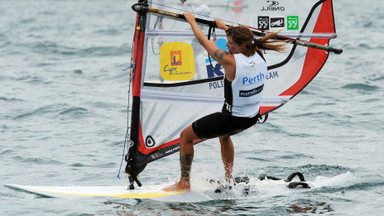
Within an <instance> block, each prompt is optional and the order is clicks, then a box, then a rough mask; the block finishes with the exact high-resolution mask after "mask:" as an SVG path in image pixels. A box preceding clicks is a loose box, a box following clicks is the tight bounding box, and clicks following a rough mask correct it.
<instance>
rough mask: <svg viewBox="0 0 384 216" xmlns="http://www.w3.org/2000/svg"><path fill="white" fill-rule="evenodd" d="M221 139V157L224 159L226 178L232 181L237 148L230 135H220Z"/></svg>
mask: <svg viewBox="0 0 384 216" xmlns="http://www.w3.org/2000/svg"><path fill="white" fill-rule="evenodd" d="M219 140H220V145H221V158H222V159H223V163H224V169H225V180H226V181H227V182H230V181H231V180H232V170H233V161H234V158H235V149H234V147H233V142H232V139H231V136H230V135H223V136H220V137H219Z"/></svg>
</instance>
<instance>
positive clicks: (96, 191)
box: [4, 179, 317, 202]
mask: <svg viewBox="0 0 384 216" xmlns="http://www.w3.org/2000/svg"><path fill="white" fill-rule="evenodd" d="M292 184H294V185H295V187H293V188H294V189H299V188H305V189H314V188H317V186H316V185H315V184H314V183H312V182H308V181H300V182H286V181H283V180H269V179H265V180H262V181H259V180H258V181H252V182H240V183H237V184H236V185H234V186H233V187H232V188H231V189H229V188H228V187H227V188H226V187H223V188H221V189H220V190H219V191H218V188H217V186H218V184H217V182H215V183H210V184H208V187H207V188H205V189H199V190H198V191H191V192H185V191H181V192H166V191H163V188H165V187H166V186H169V185H152V186H142V187H137V188H135V189H134V190H128V189H127V186H126V185H124V186H31V185H18V184H7V185H4V186H5V187H7V188H10V189H13V190H16V191H22V192H26V193H31V194H36V195H39V196H43V197H51V198H81V197H114V198H133V199H153V200H159V201H170V202H201V201H207V200H212V199H217V198H220V197H221V198H223V196H226V195H224V194H227V193H235V194H236V193H237V194H240V195H241V196H248V195H252V194H257V193H258V192H260V191H265V190H268V189H270V188H279V189H280V190H281V191H282V192H283V191H289V190H291V189H289V185H292ZM236 197H238V196H236Z"/></svg>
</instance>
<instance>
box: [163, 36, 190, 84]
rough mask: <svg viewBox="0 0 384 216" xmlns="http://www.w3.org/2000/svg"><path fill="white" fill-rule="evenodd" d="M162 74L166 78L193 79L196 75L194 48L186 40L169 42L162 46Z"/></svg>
mask: <svg viewBox="0 0 384 216" xmlns="http://www.w3.org/2000/svg"><path fill="white" fill-rule="evenodd" d="M160 74H161V77H162V78H163V79H164V80H169V81H183V80H191V79H193V77H194V75H195V59H194V55H193V48H192V46H191V45H190V44H189V43H185V42H167V43H164V44H163V45H162V46H161V47H160Z"/></svg>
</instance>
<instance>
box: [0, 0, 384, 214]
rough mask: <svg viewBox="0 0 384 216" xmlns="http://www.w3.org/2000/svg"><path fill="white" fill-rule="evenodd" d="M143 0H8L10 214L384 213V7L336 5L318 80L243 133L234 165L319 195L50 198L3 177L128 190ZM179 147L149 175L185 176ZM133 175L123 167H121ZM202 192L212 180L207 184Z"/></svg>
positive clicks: (146, 177) (1, 33) (1, 41)
mask: <svg viewBox="0 0 384 216" xmlns="http://www.w3.org/2000/svg"><path fill="white" fill-rule="evenodd" d="M132 3H133V1H123V0H115V1H107V0H104V1H103V0H100V1H86V0H84V1H75V0H68V1H52V0H51V1H49V0H45V1H43V0H40V1H39V0H29V1H24V0H18V1H4V0H3V1H0V170H1V171H0V186H1V187H0V215H291V214H298V215H310V214H325V215H382V214H383V211H384V204H383V203H384V198H383V197H384V174H383V173H384V157H383V155H384V147H383V138H384V135H383V132H384V117H383V111H384V103H383V101H382V100H383V98H384V91H383V88H384V72H383V67H382V65H383V64H382V62H384V55H382V52H383V49H384V45H383V42H382V41H383V39H384V22H383V20H384V15H383V13H382V8H384V2H383V1H379V0H367V1H348V0H336V1H335V2H334V9H335V20H336V27H337V33H338V38H337V39H335V40H333V41H332V46H334V47H340V48H343V49H344V53H343V54H341V55H335V54H331V55H330V57H329V60H328V62H327V64H326V65H325V66H324V68H323V69H322V71H321V72H320V73H319V75H318V76H317V77H316V78H315V79H314V80H313V81H312V82H311V83H310V84H309V85H308V86H307V87H306V89H305V90H304V91H302V92H301V93H300V94H299V95H298V96H296V97H295V99H294V100H292V101H290V102H289V103H288V104H286V105H284V106H283V107H282V108H280V109H279V110H277V111H276V112H273V113H272V114H271V115H270V117H269V119H268V121H267V123H265V124H264V125H258V126H256V127H254V128H251V129H249V130H247V131H245V132H243V133H241V134H239V135H237V136H234V137H233V141H234V143H235V149H236V159H235V167H234V173H235V175H238V176H245V175H246V176H251V177H257V176H258V175H260V174H268V175H272V176H276V177H280V178H285V177H286V176H287V175H288V174H290V173H292V172H296V171H300V172H302V173H304V174H305V175H306V178H307V179H308V180H310V181H314V182H316V183H317V184H318V185H319V186H321V187H320V188H319V189H315V190H307V191H305V190H304V191H299V192H292V193H279V192H276V191H273V190H269V191H268V190H266V191H264V193H262V194H260V195H257V196H251V197H247V198H239V199H219V200H213V201H206V202H200V203H164V202H157V201H151V200H133V199H114V198H85V199H75V200H73V199H45V198H39V197H36V196H33V195H29V194H25V193H21V192H15V191H13V190H10V189H8V188H5V187H2V185H4V184H10V183H17V184H26V185H124V184H126V183H127V180H126V179H125V178H123V177H122V179H121V180H120V179H118V178H117V177H116V175H117V173H118V170H119V165H120V159H121V154H122V151H123V144H124V136H125V130H126V124H127V103H128V96H127V95H128V80H129V75H128V72H127V71H124V70H123V69H124V68H127V67H128V66H129V62H130V55H131V54H130V52H131V47H132V35H133V28H132V26H133V23H134V13H133V12H132V11H131V9H130V6H131V4H132ZM178 170H179V165H178V155H177V154H175V155H172V156H170V157H167V158H164V159H162V160H159V161H158V162H157V163H153V164H149V165H148V167H147V169H146V171H145V173H143V174H142V181H143V182H145V183H150V184H164V183H169V184H171V183H172V182H174V181H176V180H177V178H178V175H179V171H178ZM222 175H223V170H222V163H221V159H220V148H219V144H218V141H217V140H210V141H207V142H206V143H203V144H200V145H198V146H196V148H195V161H194V164H193V170H192V179H193V181H194V187H199V184H200V183H201V182H199V179H204V178H210V177H212V176H222ZM122 176H123V175H122ZM200 187H201V185H200Z"/></svg>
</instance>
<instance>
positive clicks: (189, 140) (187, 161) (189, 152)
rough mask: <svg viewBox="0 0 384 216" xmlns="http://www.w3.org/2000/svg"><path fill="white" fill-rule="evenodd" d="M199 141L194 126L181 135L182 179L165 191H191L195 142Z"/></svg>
mask: <svg viewBox="0 0 384 216" xmlns="http://www.w3.org/2000/svg"><path fill="white" fill-rule="evenodd" d="M196 139H199V137H198V136H197V135H196V134H195V132H194V131H193V129H192V125H190V126H188V127H187V128H185V129H184V130H183V131H182V132H181V134H180V172H181V177H180V180H179V182H177V183H176V184H174V185H172V186H169V187H166V188H164V190H165V191H190V190H191V184H190V173H191V167H192V160H193V155H194V150H193V141H194V140H196Z"/></svg>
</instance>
